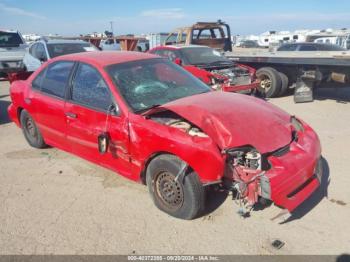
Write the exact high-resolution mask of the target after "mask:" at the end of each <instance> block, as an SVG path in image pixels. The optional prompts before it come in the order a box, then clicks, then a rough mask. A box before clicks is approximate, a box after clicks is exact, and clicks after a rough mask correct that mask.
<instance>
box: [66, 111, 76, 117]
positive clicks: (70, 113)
mask: <svg viewBox="0 0 350 262" xmlns="http://www.w3.org/2000/svg"><path fill="white" fill-rule="evenodd" d="M65 115H66V116H67V117H69V118H77V114H74V113H72V112H65Z"/></svg>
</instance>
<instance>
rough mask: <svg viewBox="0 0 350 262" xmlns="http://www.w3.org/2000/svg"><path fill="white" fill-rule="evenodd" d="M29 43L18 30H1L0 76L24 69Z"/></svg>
mask: <svg viewBox="0 0 350 262" xmlns="http://www.w3.org/2000/svg"><path fill="white" fill-rule="evenodd" d="M26 48H27V44H26V42H25V40H24V39H23V37H22V35H21V34H20V33H19V32H18V31H11V30H0V77H5V76H6V74H7V73H11V72H18V71H22V70H23V63H22V60H23V56H24V54H25V51H26Z"/></svg>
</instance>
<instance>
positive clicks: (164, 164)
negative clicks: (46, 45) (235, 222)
mask: <svg viewBox="0 0 350 262" xmlns="http://www.w3.org/2000/svg"><path fill="white" fill-rule="evenodd" d="M10 93H11V99H12V104H11V105H10V106H9V108H8V113H9V115H10V117H11V119H12V120H13V121H14V122H15V123H16V124H17V125H18V126H19V127H21V128H22V129H23V133H24V136H25V138H26V140H27V141H28V143H29V144H30V145H31V146H33V147H36V148H43V147H45V146H46V145H50V146H54V147H57V148H60V149H62V150H65V151H67V152H70V153H72V154H75V155H78V156H80V157H82V158H85V159H87V160H89V161H92V162H94V163H96V164H98V165H101V166H104V167H106V168H109V169H111V170H114V171H116V172H118V173H119V174H121V175H123V176H125V177H127V178H129V179H132V180H135V181H140V182H144V183H146V184H147V186H148V188H149V192H150V195H151V197H152V199H153V201H154V203H155V205H156V206H157V207H158V208H159V209H161V210H163V211H165V212H167V213H168V214H170V215H172V216H175V217H178V218H183V219H192V218H195V217H197V216H199V215H200V214H201V213H202V212H203V210H204V209H205V203H206V202H205V191H206V187H208V186H211V185H221V186H223V187H225V188H226V189H228V190H232V191H235V192H236V195H237V198H238V199H239V200H240V202H241V204H242V205H244V206H245V207H246V208H251V207H253V206H254V205H255V204H256V203H257V202H258V201H259V200H264V199H267V200H271V201H273V202H274V203H275V204H276V205H278V206H281V207H283V208H286V209H287V210H289V211H293V210H294V209H295V208H296V207H297V206H298V205H300V204H301V203H302V202H304V201H305V200H306V199H307V198H308V197H309V196H310V195H311V194H312V192H314V191H315V190H316V188H317V187H318V186H319V184H320V179H321V169H320V167H321V164H320V163H321V162H320V159H321V147H320V142H319V139H318V137H317V135H316V133H315V132H314V131H313V130H312V129H311V127H310V126H308V125H307V124H306V123H305V122H303V121H302V120H300V119H298V118H296V117H293V116H290V115H288V114H287V113H285V112H284V111H282V110H281V109H279V108H277V107H275V106H273V105H271V104H269V103H267V102H265V101H262V100H260V99H256V98H254V97H250V96H245V95H240V94H234V93H228V92H212V91H211V90H210V88H209V87H208V86H206V85H205V84H204V83H203V82H201V81H200V80H198V79H197V78H195V77H194V76H192V75H191V74H190V73H188V72H187V71H186V70H184V69H183V68H181V67H179V66H178V65H176V64H174V63H172V62H170V61H169V60H167V59H164V58H160V57H158V56H155V55H150V54H142V53H135V52H90V53H80V54H74V55H67V56H62V57H58V58H55V59H52V60H50V61H49V62H46V63H45V64H44V65H43V66H42V67H41V68H39V69H38V70H37V71H36V72H35V73H34V74H33V75H31V76H30V78H29V79H28V80H26V81H16V82H14V83H13V84H12V85H11V88H10Z"/></svg>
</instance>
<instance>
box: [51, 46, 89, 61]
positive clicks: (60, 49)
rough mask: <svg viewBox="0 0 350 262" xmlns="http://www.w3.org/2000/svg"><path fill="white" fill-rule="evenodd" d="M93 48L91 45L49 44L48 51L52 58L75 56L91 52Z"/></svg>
mask: <svg viewBox="0 0 350 262" xmlns="http://www.w3.org/2000/svg"><path fill="white" fill-rule="evenodd" d="M91 48H92V46H91V45H90V44H89V43H76V44H68V43H67V44H47V50H48V52H49V54H50V57H51V58H54V57H56V56H61V55H68V54H75V53H81V52H87V51H91Z"/></svg>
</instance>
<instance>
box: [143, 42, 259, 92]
mask: <svg viewBox="0 0 350 262" xmlns="http://www.w3.org/2000/svg"><path fill="white" fill-rule="evenodd" d="M149 53H151V54H156V55H159V56H162V57H165V58H168V59H169V60H170V61H173V62H175V63H176V64H179V65H181V66H182V67H183V68H184V69H186V70H187V71H189V72H190V73H191V74H193V75H194V76H196V77H197V78H199V79H200V80H202V81H203V82H204V83H206V84H207V85H208V86H210V87H211V88H212V89H213V90H216V91H226V92H249V93H253V94H255V93H257V92H258V90H257V89H258V88H259V87H260V82H259V80H258V78H257V77H256V75H255V69H253V68H251V67H249V66H245V65H240V64H237V63H233V62H232V61H231V60H229V59H227V58H226V57H224V56H222V55H221V53H220V52H218V51H217V50H215V49H213V48H210V47H204V46H197V45H191V46H181V45H180V46H159V47H156V48H153V49H151V50H150V51H149Z"/></svg>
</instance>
